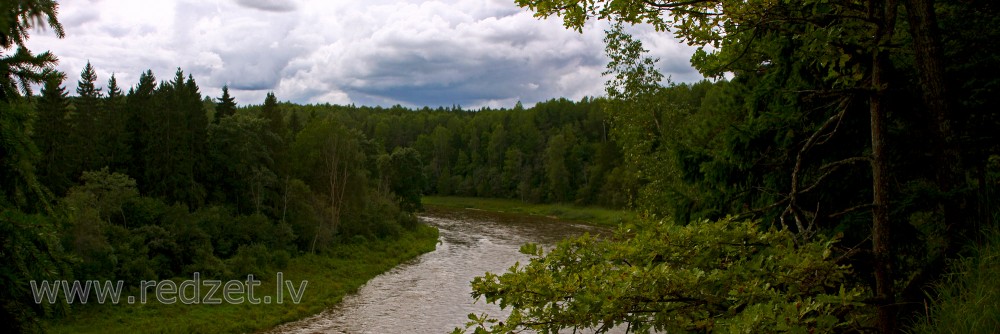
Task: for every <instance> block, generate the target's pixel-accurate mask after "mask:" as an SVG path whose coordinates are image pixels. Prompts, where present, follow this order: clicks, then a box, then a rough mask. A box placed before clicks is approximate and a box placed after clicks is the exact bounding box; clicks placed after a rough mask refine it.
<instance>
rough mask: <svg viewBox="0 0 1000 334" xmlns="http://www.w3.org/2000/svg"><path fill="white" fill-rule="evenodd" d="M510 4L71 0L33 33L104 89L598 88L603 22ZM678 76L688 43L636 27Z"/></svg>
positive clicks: (379, 99)
mask: <svg viewBox="0 0 1000 334" xmlns="http://www.w3.org/2000/svg"><path fill="white" fill-rule="evenodd" d="M513 2H514V1H513V0H428V1H418V0H358V1H339V0H338V1H328V0H193V1H188V0H178V1H135V0H63V1H59V4H60V6H59V9H60V11H59V19H60V21H61V22H62V23H63V25H64V27H65V30H66V37H65V38H64V39H56V38H54V37H53V36H52V34H51V33H50V32H45V31H37V32H35V33H34V34H33V36H32V37H31V39H30V40H29V43H28V46H29V47H30V48H31V49H32V50H34V51H36V52H40V51H42V50H51V51H52V52H53V53H55V54H56V56H58V57H59V59H60V61H59V66H58V68H59V70H61V71H63V72H65V73H67V75H68V80H67V83H66V85H67V88H68V90H69V91H71V92H72V91H73V90H74V89H75V87H76V81H77V80H78V79H79V74H80V71H81V70H82V69H83V67H84V65H85V64H86V63H87V61H90V62H91V63H92V64H93V65H94V66H95V68H96V69H97V73H98V80H99V81H100V83H101V84H102V85H103V84H104V83H106V81H107V79H108V77H109V76H110V75H111V73H115V75H116V77H117V79H118V82H119V84H120V85H122V86H126V87H127V86H131V85H135V83H136V82H137V80H138V76H139V73H141V72H143V71H145V70H146V69H151V70H153V73H154V74H155V75H156V77H157V79H158V80H166V79H170V78H172V77H173V75H174V72H175V71H176V69H177V67H180V68H181V69H183V70H184V71H185V73H186V74H192V75H194V78H195V80H196V81H197V82H198V84H199V86H200V87H201V91H202V94H203V95H208V96H213V97H218V96H219V95H221V88H222V86H223V85H227V84H228V85H229V87H230V93H231V94H233V95H234V96H235V97H236V98H237V103H239V104H241V105H243V104H260V103H261V102H262V101H263V99H264V95H265V94H266V93H267V92H268V91H273V92H275V94H276V95H277V97H278V99H279V100H282V101H286V100H287V101H293V102H297V103H332V104H350V103H354V104H358V105H383V106H389V105H393V104H402V105H404V106H411V107H415V106H425V105H426V106H432V107H435V106H441V105H444V106H450V105H453V104H460V105H462V106H464V107H473V108H475V107H480V106H494V107H510V106H513V105H514V103H515V102H517V101H522V102H523V103H524V104H526V105H532V104H534V103H535V102H538V101H543V100H547V99H550V98H555V97H566V98H570V99H574V100H576V99H580V98H582V97H584V96H600V95H603V91H604V90H603V85H604V81H605V79H604V78H602V77H601V72H602V71H603V70H604V65H605V64H606V59H605V56H604V44H603V42H602V38H603V37H604V33H603V31H604V29H606V28H607V25H606V24H605V23H603V22H592V23H589V24H588V25H587V27H586V28H585V29H584V31H583V33H582V34H581V33H577V32H574V31H571V30H567V29H565V28H564V27H563V26H562V21H561V20H560V19H559V18H550V19H548V20H539V19H536V18H535V17H533V16H532V13H530V12H528V11H527V10H525V9H522V8H519V7H517V6H515V5H514V4H513ZM636 31H637V35H639V36H640V39H641V40H643V41H644V43H645V47H646V48H647V49H650V50H651V51H652V52H651V54H652V55H653V56H655V57H659V58H660V62H659V67H660V69H661V71H662V72H663V73H664V74H666V75H668V76H671V77H672V78H673V80H674V81H675V82H692V81H696V80H699V79H700V78H701V76H700V75H699V74H698V73H697V72H696V71H695V70H693V69H692V68H691V66H690V64H689V58H690V55H691V53H692V52H693V49H692V48H690V47H688V46H686V45H683V44H680V43H678V42H676V41H674V40H673V39H672V38H671V37H670V36H669V34H656V33H653V32H651V31H648V29H646V30H644V29H641V28H640V29H638V30H636Z"/></svg>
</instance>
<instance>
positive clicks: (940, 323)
mask: <svg viewBox="0 0 1000 334" xmlns="http://www.w3.org/2000/svg"><path fill="white" fill-rule="evenodd" d="M986 235H987V239H988V241H987V242H986V243H985V244H982V245H977V246H976V247H975V254H974V256H972V257H967V258H962V259H959V260H957V261H955V262H953V263H952V266H953V269H952V270H950V271H951V272H952V273H951V274H949V276H948V277H946V278H945V279H944V280H942V281H941V282H939V283H937V285H936V286H935V289H934V291H935V292H936V293H937V296H936V298H935V299H934V303H933V304H931V305H929V307H928V309H927V312H928V313H927V317H926V318H925V319H922V320H921V321H919V322H917V323H916V324H914V326H913V327H912V328H911V330H910V332H912V333H996V332H997V331H998V330H1000V283H997V282H998V281H997V277H1000V231H996V230H994V231H991V232H987V233H986Z"/></svg>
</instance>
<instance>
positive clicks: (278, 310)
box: [47, 224, 438, 333]
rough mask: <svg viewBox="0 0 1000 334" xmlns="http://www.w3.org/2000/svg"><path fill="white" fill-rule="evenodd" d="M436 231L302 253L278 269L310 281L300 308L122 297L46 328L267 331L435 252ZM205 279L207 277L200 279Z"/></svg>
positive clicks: (264, 289) (270, 291)
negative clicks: (133, 301) (140, 300)
mask: <svg viewBox="0 0 1000 334" xmlns="http://www.w3.org/2000/svg"><path fill="white" fill-rule="evenodd" d="M437 233H438V232H437V229H435V228H433V227H429V226H426V225H423V224H421V225H419V228H418V229H417V230H416V231H414V232H407V233H405V234H404V235H402V236H401V237H400V238H399V239H395V240H387V241H374V242H370V243H367V244H360V245H341V246H337V247H336V248H335V249H334V250H332V251H331V252H330V253H329V254H325V255H303V256H300V257H296V258H294V259H292V260H291V261H290V263H289V265H288V266H287V267H286V268H284V269H282V270H280V271H281V272H282V273H283V275H284V278H283V279H284V280H291V281H292V282H293V284H294V285H296V287H297V286H298V284H299V282H300V281H302V280H307V281H309V283H308V285H307V287H306V289H305V292H304V293H303V297H302V300H301V303H299V304H293V303H291V302H290V297H289V296H288V294H287V291H286V293H285V297H284V303H283V304H269V305H265V304H256V305H255V304H250V303H249V302H244V303H242V304H225V303H223V304H219V305H205V304H199V305H183V304H180V303H176V304H170V305H166V304H160V303H158V302H155V297H153V298H154V301H152V302H147V303H146V304H141V305H140V304H133V305H129V304H126V303H125V298H124V297H123V298H122V300H120V303H119V304H118V305H110V304H106V305H94V304H88V305H85V306H80V305H74V306H73V308H74V309H73V310H72V312H70V315H69V316H67V317H65V318H62V319H56V320H51V321H49V323H48V324H47V325H48V330H49V331H50V332H52V333H135V332H143V333H238V332H255V331H260V330H265V329H269V328H272V327H274V326H277V325H280V324H282V323H286V322H290V321H294V320H298V319H301V318H304V317H307V316H310V315H313V314H316V313H319V312H321V311H323V310H324V309H327V308H329V307H331V306H333V305H335V304H337V303H338V302H340V300H341V299H342V298H343V297H344V296H345V295H347V294H348V293H351V292H354V291H356V290H357V289H358V287H360V286H361V285H363V284H365V282H367V281H368V280H369V279H371V278H372V277H375V276H377V275H378V274H380V273H382V272H385V271H387V270H389V269H391V268H392V267H394V266H396V265H397V264H399V263H401V262H404V261H406V260H409V259H412V258H415V257H416V256H418V255H420V254H422V253H425V252H429V251H432V250H434V248H435V246H436V244H437V237H438V234H437ZM179 279H180V280H183V279H191V277H181V278H179ZM205 279H210V278H204V277H203V278H202V280H205ZM257 279H260V280H261V281H262V282H263V283H262V285H261V286H259V287H257V288H255V289H254V295H255V296H258V297H259V296H274V295H275V294H276V292H275V283H274V280H275V278H274V276H273V275H272V276H270V277H261V278H257ZM244 280H245V278H244ZM204 290H205V289H204V288H203V289H202V294H203V295H204V294H205V292H206V291H204ZM123 295H126V294H123ZM147 298H150V297H147ZM272 298H273V297H272Z"/></svg>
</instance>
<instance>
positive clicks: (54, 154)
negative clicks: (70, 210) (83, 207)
mask: <svg viewBox="0 0 1000 334" xmlns="http://www.w3.org/2000/svg"><path fill="white" fill-rule="evenodd" d="M35 110H36V113H37V115H38V119H37V121H36V122H35V124H36V126H35V133H34V140H35V146H36V147H38V150H39V153H41V154H40V159H39V161H38V163H37V170H38V178H39V179H40V180H41V181H42V182H43V184H45V186H46V187H48V188H49V189H50V190H51V191H53V192H54V193H56V194H63V193H65V192H66V189H69V187H70V185H72V183H73V179H72V170H73V165H72V161H71V160H70V153H71V150H72V149H73V148H72V147H71V144H72V142H71V141H70V140H67V137H66V134H67V133H69V130H70V127H69V123H68V115H67V114H68V113H69V98H68V97H67V93H66V88H65V87H63V86H62V77H56V78H54V79H51V80H48V81H46V82H45V86H43V87H42V96H41V98H40V99H39V100H38V102H37V104H36V105H35Z"/></svg>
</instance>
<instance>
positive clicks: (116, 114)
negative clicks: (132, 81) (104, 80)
mask: <svg viewBox="0 0 1000 334" xmlns="http://www.w3.org/2000/svg"><path fill="white" fill-rule="evenodd" d="M107 88H108V95H107V96H106V97H105V98H104V108H103V109H104V110H103V112H102V113H101V115H102V116H103V117H102V118H101V119H100V120H101V121H100V123H101V125H102V127H103V128H104V131H103V132H102V133H101V138H102V139H101V145H100V147H99V151H100V155H101V156H102V157H103V158H104V162H105V163H106V164H107V166H108V167H110V168H111V171H112V172H121V173H126V172H127V168H128V160H129V143H128V133H127V132H126V123H127V117H126V116H127V115H126V114H125V96H124V95H123V94H122V90H121V88H120V87H118V79H116V78H115V75H114V74H112V75H111V78H110V79H108V87H107Z"/></svg>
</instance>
